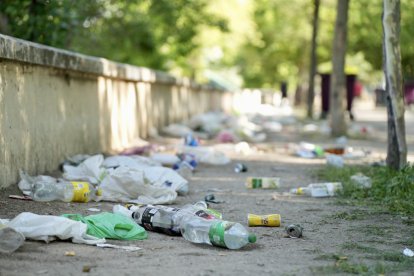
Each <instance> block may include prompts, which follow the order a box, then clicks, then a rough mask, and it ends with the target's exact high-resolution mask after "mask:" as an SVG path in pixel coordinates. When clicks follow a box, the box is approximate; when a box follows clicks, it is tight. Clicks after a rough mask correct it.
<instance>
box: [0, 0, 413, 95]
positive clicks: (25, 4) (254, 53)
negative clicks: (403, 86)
mask: <svg viewBox="0 0 414 276" xmlns="http://www.w3.org/2000/svg"><path fill="white" fill-rule="evenodd" d="M401 5H402V6H401V18H402V20H401V55H402V69H403V74H404V76H405V77H406V78H413V77H414V44H413V43H412V40H413V39H414V17H412V14H413V12H414V2H413V1H409V0H404V1H402V3H401ZM312 13H313V10H312V1H301V0H291V1H284V0H254V1H253V0H228V1H220V0H211V1H208V0H197V1H193V0H136V1H116V0H89V1H73V0H20V1H14V0H3V1H1V2H0V32H1V33H4V34H8V35H12V36H15V37H18V38H22V39H27V40H30V41H34V42H39V43H43V44H46V45H50V46H55V47H59V48H64V49H69V50H74V51H78V52H81V53H85V54H88V55H94V56H101V57H105V58H108V59H112V60H115V61H119V62H125V63H131V64H134V65H138V66H145V67H150V68H154V69H158V70H165V71H169V72H172V73H174V74H178V75H181V76H188V77H192V78H196V79H198V80H203V76H204V73H205V72H206V71H213V72H217V73H219V74H220V75H222V76H225V77H229V78H230V79H231V78H233V79H235V80H236V79H240V80H241V81H240V85H242V86H244V87H266V88H275V87H279V84H280V82H281V81H291V82H296V83H297V82H305V81H306V80H307V76H308V72H307V70H308V67H309V51H310V44H311V35H312V26H311V24H312ZM381 14H382V0H358V1H351V2H350V8H349V26H348V27H349V29H348V30H349V31H348V50H347V55H348V57H349V58H347V60H348V61H350V62H351V63H352V61H354V62H353V64H350V66H354V67H356V70H358V74H361V75H368V74H367V73H371V72H374V71H380V70H381V68H382V62H383V61H382V40H381V39H382V29H381V28H382V27H381ZM319 16H320V22H319V28H320V29H319V35H318V49H317V56H318V61H319V63H320V64H324V63H327V62H328V63H329V61H330V60H331V55H332V54H331V47H332V38H333V29H334V22H335V1H330V0H321V5H320V13H319Z"/></svg>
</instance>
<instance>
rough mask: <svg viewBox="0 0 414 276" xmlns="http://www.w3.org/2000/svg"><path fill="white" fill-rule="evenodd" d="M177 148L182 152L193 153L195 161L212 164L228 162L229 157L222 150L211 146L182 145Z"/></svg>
mask: <svg viewBox="0 0 414 276" xmlns="http://www.w3.org/2000/svg"><path fill="white" fill-rule="evenodd" d="M179 150H180V151H181V152H183V153H189V154H193V155H194V156H195V158H196V160H197V162H201V163H206V164H212V165H225V164H228V163H230V159H229V158H228V157H227V156H226V155H225V154H224V153H223V152H221V151H217V150H215V149H214V148H213V147H203V146H199V147H188V146H182V147H181V148H180V149H179Z"/></svg>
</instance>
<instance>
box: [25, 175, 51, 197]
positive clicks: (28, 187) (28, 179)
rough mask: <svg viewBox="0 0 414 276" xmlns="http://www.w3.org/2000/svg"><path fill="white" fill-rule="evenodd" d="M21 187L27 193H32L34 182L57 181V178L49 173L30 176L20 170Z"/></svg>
mask: <svg viewBox="0 0 414 276" xmlns="http://www.w3.org/2000/svg"><path fill="white" fill-rule="evenodd" d="M19 173H20V181H19V184H18V186H19V189H20V190H21V191H22V193H23V194H25V195H29V196H30V195H31V193H32V190H33V188H34V184H35V183H38V182H47V183H57V180H56V178H54V177H51V176H47V175H38V176H30V175H28V174H27V173H25V172H23V171H22V170H20V172H19Z"/></svg>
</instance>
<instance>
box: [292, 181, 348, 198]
mask: <svg viewBox="0 0 414 276" xmlns="http://www.w3.org/2000/svg"><path fill="white" fill-rule="evenodd" d="M340 190H342V183H340V182H327V183H312V184H309V185H308V186H307V187H299V188H294V189H291V190H290V193H292V194H296V195H307V196H311V197H331V196H335V195H336V194H337V193H338V192H339V191H340Z"/></svg>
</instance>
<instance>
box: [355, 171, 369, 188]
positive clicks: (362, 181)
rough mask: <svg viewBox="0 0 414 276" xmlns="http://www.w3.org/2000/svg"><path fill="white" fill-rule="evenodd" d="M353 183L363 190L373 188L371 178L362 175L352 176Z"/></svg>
mask: <svg viewBox="0 0 414 276" xmlns="http://www.w3.org/2000/svg"><path fill="white" fill-rule="evenodd" d="M351 181H352V182H353V183H354V184H355V185H357V186H358V187H359V188H362V189H369V188H371V187H372V180H371V178H370V177H368V176H366V175H364V174H362V173H358V174H354V175H353V176H351Z"/></svg>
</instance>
